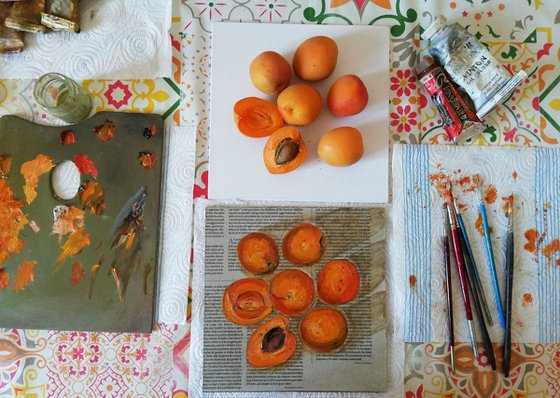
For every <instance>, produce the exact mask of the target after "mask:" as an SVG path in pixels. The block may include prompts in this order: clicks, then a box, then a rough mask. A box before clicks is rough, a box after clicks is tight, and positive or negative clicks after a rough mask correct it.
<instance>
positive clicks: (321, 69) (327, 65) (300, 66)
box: [292, 36, 338, 82]
mask: <svg viewBox="0 0 560 398" xmlns="http://www.w3.org/2000/svg"><path fill="white" fill-rule="evenodd" d="M337 59H338V46H337V45H336V42H335V41H334V40H333V39H331V38H330V37H326V36H314V37H311V38H309V39H307V40H305V41H304V42H303V43H301V44H300V45H299V47H298V48H297V50H296V52H295V54H294V59H293V62H292V66H293V68H294V72H295V73H296V75H298V76H299V77H300V78H301V79H303V80H307V81H310V82H316V81H319V80H323V79H325V78H327V77H329V76H330V75H331V74H332V73H333V72H334V68H335V67H336V62H337Z"/></svg>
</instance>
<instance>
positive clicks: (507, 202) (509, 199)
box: [502, 195, 513, 214]
mask: <svg viewBox="0 0 560 398" xmlns="http://www.w3.org/2000/svg"><path fill="white" fill-rule="evenodd" d="M502 201H503V203H502V210H503V212H504V214H507V210H508V207H509V205H510V204H511V205H512V204H513V195H509V196H507V197H505V198H504V197H502Z"/></svg>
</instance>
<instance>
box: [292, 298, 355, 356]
mask: <svg viewBox="0 0 560 398" xmlns="http://www.w3.org/2000/svg"><path fill="white" fill-rule="evenodd" d="M299 335H300V337H301V340H302V341H303V344H305V345H306V346H307V347H309V348H310V349H312V350H313V351H317V352H330V351H334V350H336V349H338V348H340V347H342V346H343V345H344V343H345V341H346V337H347V336H348V325H347V324H346V318H344V315H343V314H342V313H341V312H340V311H338V310H336V309H334V308H320V309H316V310H313V311H311V312H309V313H308V314H307V315H305V317H304V318H303V320H302V321H301V323H300V324H299Z"/></svg>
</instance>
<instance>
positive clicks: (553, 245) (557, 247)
mask: <svg viewBox="0 0 560 398" xmlns="http://www.w3.org/2000/svg"><path fill="white" fill-rule="evenodd" d="M558 251H560V240H558V239H554V240H553V241H552V242H550V243H549V244H548V245H546V246H545V247H544V249H543V251H542V254H543V255H544V256H545V257H546V258H548V259H549V260H551V259H552V256H554V255H555V254H556V253H558Z"/></svg>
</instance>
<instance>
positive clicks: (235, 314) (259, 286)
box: [222, 278, 272, 326]
mask: <svg viewBox="0 0 560 398" xmlns="http://www.w3.org/2000/svg"><path fill="white" fill-rule="evenodd" d="M222 310H223V312H224V315H225V317H226V318H227V319H228V320H229V321H230V322H233V323H235V324H237V325H241V326H247V325H254V324H257V323H259V322H260V321H262V320H263V319H265V318H266V317H267V316H269V315H270V313H271V312H272V301H271V299H270V289H269V287H268V283H266V282H265V281H263V280H260V279H256V278H244V279H240V280H238V281H235V282H233V283H232V284H231V285H229V286H228V287H227V288H226V290H225V291H224V296H223V298H222Z"/></svg>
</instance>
